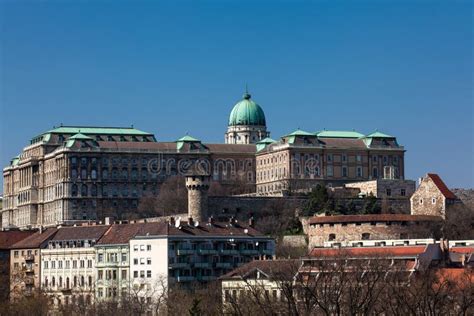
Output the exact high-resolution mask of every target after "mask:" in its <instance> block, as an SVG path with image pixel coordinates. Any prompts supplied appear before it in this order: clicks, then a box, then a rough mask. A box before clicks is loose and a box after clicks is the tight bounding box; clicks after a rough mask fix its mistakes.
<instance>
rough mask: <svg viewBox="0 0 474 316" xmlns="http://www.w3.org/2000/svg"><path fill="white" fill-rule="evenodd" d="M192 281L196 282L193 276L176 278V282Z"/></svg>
mask: <svg viewBox="0 0 474 316" xmlns="http://www.w3.org/2000/svg"><path fill="white" fill-rule="evenodd" d="M194 280H196V278H195V277H193V276H179V277H177V278H176V281H178V282H192V281H194Z"/></svg>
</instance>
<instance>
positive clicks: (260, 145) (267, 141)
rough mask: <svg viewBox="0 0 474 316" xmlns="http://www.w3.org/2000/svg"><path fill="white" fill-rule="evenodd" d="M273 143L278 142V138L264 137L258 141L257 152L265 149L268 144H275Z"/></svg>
mask: <svg viewBox="0 0 474 316" xmlns="http://www.w3.org/2000/svg"><path fill="white" fill-rule="evenodd" d="M273 143H276V140H274V139H271V138H270V137H267V138H264V139H262V140H260V141H258V142H257V152H259V151H261V150H262V149H264V148H265V147H267V145H269V144H273Z"/></svg>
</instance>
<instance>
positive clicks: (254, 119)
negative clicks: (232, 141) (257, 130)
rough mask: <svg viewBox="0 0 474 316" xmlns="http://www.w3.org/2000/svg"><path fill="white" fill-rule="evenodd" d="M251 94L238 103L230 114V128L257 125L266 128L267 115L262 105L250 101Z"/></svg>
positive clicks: (244, 96) (246, 94) (245, 95)
mask: <svg viewBox="0 0 474 316" xmlns="http://www.w3.org/2000/svg"><path fill="white" fill-rule="evenodd" d="M250 97H251V96H250V94H248V93H245V94H244V95H243V98H244V99H243V100H242V101H240V102H238V103H237V104H236V105H235V106H234V108H233V109H232V112H230V117H229V126H235V125H257V126H265V125H266V123H265V113H263V110H262V108H261V107H260V105H258V104H257V103H255V102H254V101H252V100H251V99H250Z"/></svg>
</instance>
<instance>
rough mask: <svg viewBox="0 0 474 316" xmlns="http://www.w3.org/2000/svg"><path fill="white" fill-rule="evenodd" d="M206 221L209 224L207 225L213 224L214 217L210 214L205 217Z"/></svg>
mask: <svg viewBox="0 0 474 316" xmlns="http://www.w3.org/2000/svg"><path fill="white" fill-rule="evenodd" d="M207 223H208V224H209V226H212V224H214V217H213V216H211V217H209V218H208V219H207Z"/></svg>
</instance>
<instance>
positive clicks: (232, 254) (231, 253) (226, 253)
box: [220, 249, 239, 256]
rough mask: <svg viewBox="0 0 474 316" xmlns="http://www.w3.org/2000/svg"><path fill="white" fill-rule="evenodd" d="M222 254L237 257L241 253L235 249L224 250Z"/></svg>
mask: <svg viewBox="0 0 474 316" xmlns="http://www.w3.org/2000/svg"><path fill="white" fill-rule="evenodd" d="M220 252H221V254H222V255H227V256H236V255H238V254H239V251H238V250H235V249H222V250H221V251H220Z"/></svg>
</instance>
